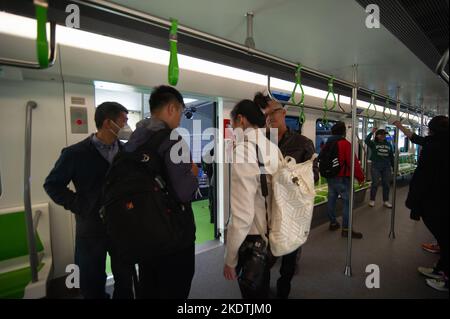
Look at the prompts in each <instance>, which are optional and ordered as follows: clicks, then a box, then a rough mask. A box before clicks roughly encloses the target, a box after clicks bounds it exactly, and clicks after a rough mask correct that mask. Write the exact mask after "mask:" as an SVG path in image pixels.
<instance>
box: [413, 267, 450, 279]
mask: <svg viewBox="0 0 450 319" xmlns="http://www.w3.org/2000/svg"><path fill="white" fill-rule="evenodd" d="M417 271H418V272H420V273H421V274H422V275H424V276H427V277H428V278H432V279H437V280H442V279H443V278H444V277H443V276H442V274H441V273H439V272H438V271H436V270H435V269H434V268H427V267H419V268H417Z"/></svg>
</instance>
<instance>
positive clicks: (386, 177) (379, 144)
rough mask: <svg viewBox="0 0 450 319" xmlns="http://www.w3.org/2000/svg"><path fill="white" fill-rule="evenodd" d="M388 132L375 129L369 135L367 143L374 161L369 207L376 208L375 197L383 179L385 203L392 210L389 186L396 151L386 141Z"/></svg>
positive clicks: (371, 158)
mask: <svg viewBox="0 0 450 319" xmlns="http://www.w3.org/2000/svg"><path fill="white" fill-rule="evenodd" d="M373 133H375V141H372V135H373ZM386 134H387V132H386V131H385V130H383V129H379V130H378V129H377V128H376V127H374V128H373V129H372V132H371V133H369V135H367V137H366V140H365V143H366V145H367V146H368V147H369V148H370V160H371V161H372V170H371V173H372V186H371V188H370V201H369V206H370V207H374V206H375V197H376V195H377V190H378V184H379V180H380V178H381V183H382V185H383V202H384V206H386V207H387V208H392V204H391V203H389V184H390V182H391V177H392V174H391V168H392V167H394V151H393V149H392V145H391V144H390V143H389V142H388V141H386Z"/></svg>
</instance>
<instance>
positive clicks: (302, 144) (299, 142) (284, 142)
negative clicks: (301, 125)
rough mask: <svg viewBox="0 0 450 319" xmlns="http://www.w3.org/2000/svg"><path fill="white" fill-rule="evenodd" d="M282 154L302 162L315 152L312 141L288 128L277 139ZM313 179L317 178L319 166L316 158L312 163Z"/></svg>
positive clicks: (316, 179)
mask: <svg viewBox="0 0 450 319" xmlns="http://www.w3.org/2000/svg"><path fill="white" fill-rule="evenodd" d="M278 147H279V148H280V151H281V153H282V154H283V156H291V157H293V158H295V161H296V162H297V163H303V162H306V161H307V160H309V159H311V157H312V156H313V154H314V153H315V149H314V144H313V142H312V141H311V140H310V139H309V138H307V137H306V136H303V135H301V134H299V133H297V132H294V131H292V130H291V129H289V128H288V130H287V131H286V133H284V135H283V137H282V138H281V139H280V140H279V141H278ZM313 172H314V181H315V182H317V181H318V180H319V166H318V162H317V159H316V160H314V163H313Z"/></svg>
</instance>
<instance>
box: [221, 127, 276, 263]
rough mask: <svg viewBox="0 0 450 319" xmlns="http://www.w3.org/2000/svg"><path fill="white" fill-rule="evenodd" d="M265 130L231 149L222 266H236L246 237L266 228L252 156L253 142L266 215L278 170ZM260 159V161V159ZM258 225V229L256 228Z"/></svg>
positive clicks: (254, 132)
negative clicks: (265, 186)
mask: <svg viewBox="0 0 450 319" xmlns="http://www.w3.org/2000/svg"><path fill="white" fill-rule="evenodd" d="M264 132H265V131H264V130H261V129H258V130H255V129H251V130H248V131H246V132H245V133H244V135H243V136H242V137H243V138H241V139H239V137H238V138H237V141H236V144H235V147H234V149H233V162H232V165H231V187H230V189H231V195H230V196H231V220H230V223H229V225H228V232H227V238H226V252H225V264H226V265H228V266H230V267H236V265H237V262H238V251H239V247H240V246H241V244H242V243H243V242H244V239H245V237H246V236H247V235H261V233H260V232H259V231H258V229H261V230H263V231H265V230H266V229H267V221H266V207H265V204H264V197H263V195H262V191H261V182H260V168H259V167H258V163H257V157H256V147H255V143H258V147H259V148H260V153H261V157H262V162H263V163H264V166H265V170H266V174H269V175H268V176H267V181H268V184H269V185H268V186H269V196H268V197H267V204H268V205H267V207H268V214H269V216H270V207H271V205H270V201H271V195H272V188H271V186H270V182H271V174H273V173H274V172H276V170H277V168H278V161H279V159H278V152H279V150H278V146H276V145H275V144H273V143H272V142H270V141H269V140H268V139H267V138H266V137H265V136H264V135H265V133H264ZM261 157H260V159H261ZM257 225H259V226H257Z"/></svg>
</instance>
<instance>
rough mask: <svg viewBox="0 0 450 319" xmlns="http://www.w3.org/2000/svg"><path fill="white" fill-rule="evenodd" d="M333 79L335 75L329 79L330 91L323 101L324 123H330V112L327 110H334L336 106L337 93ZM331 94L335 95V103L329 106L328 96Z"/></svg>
mask: <svg viewBox="0 0 450 319" xmlns="http://www.w3.org/2000/svg"><path fill="white" fill-rule="evenodd" d="M333 81H334V76H333V77H331V79H330V80H328V93H327V96H326V97H325V100H324V101H323V118H322V123H323V124H324V125H327V124H328V114H327V112H328V111H332V110H334V108H335V107H336V94H334V88H333ZM330 94H331V95H332V96H333V104H332V105H331V107H330V108H328V97H329V96H330Z"/></svg>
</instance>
